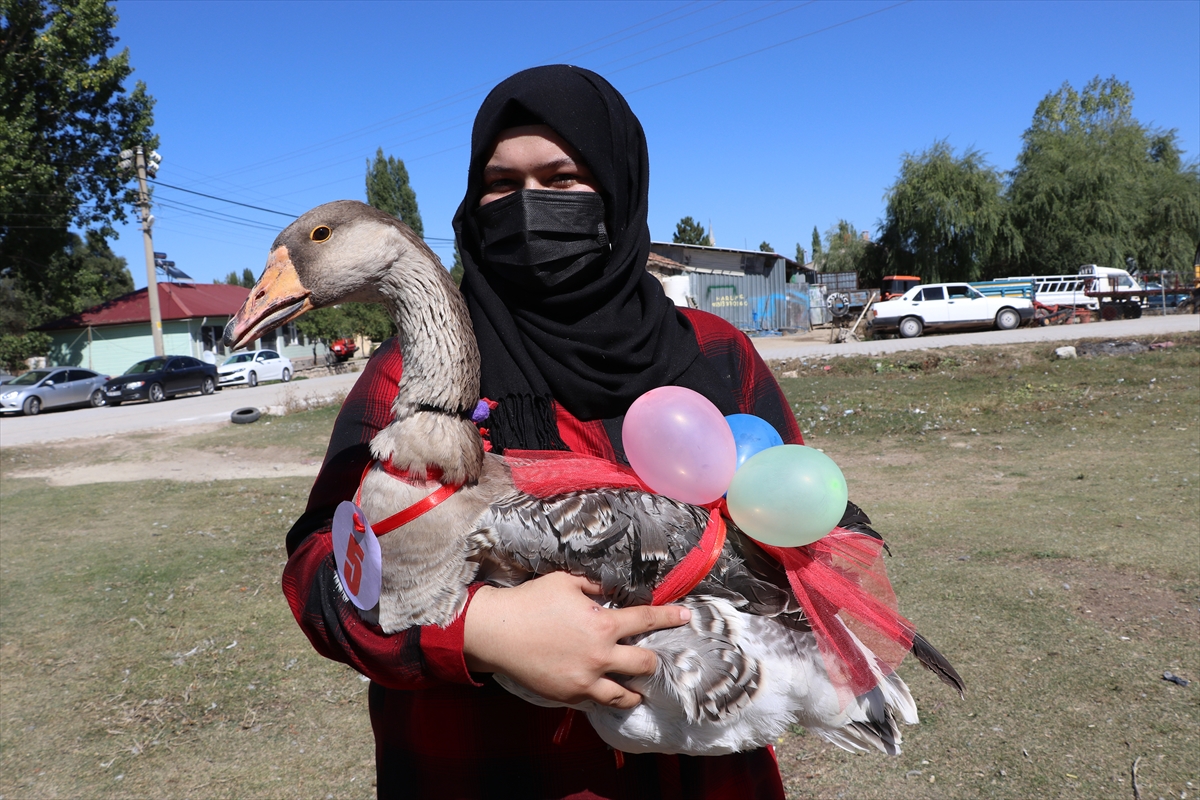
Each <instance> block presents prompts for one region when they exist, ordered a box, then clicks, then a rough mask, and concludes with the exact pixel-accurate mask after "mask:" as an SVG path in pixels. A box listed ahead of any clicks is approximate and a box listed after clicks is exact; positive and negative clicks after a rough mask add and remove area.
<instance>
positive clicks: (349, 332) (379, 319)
mask: <svg viewBox="0 0 1200 800" xmlns="http://www.w3.org/2000/svg"><path fill="white" fill-rule="evenodd" d="M296 327H297V328H298V329H299V330H300V332H301V333H303V334H304V335H305V336H307V337H309V338H310V339H321V340H323V341H324V342H325V343H326V344H328V343H329V342H332V341H333V340H334V339H340V338H342V337H343V336H360V335H361V336H365V337H367V338H368V339H370V340H371V341H374V342H381V341H383V340H384V339H386V338H388V337H389V336H393V335H395V333H396V326H395V324H394V323H393V322H392V319H391V317H389V316H388V314H387V311H385V310H384V308H383V306H381V305H378V304H376V303H342V304H340V305H336V306H330V307H328V308H318V309H316V310H314V311H310V312H309V313H307V314H305V315H304V316H303V317H301V318H300V319H298V320H296Z"/></svg>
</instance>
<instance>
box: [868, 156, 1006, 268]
mask: <svg viewBox="0 0 1200 800" xmlns="http://www.w3.org/2000/svg"><path fill="white" fill-rule="evenodd" d="M1003 189H1004V185H1003V182H1002V181H1001V177H1000V173H999V172H998V171H997V170H995V169H994V168H993V167H991V166H990V165H988V164H987V162H986V161H984V158H983V155H982V154H981V153H980V152H979V151H978V150H967V151H966V152H964V153H963V154H962V155H961V156H956V155H955V154H954V150H953V148H951V147H950V145H949V144H947V143H946V142H945V140H943V141H938V142H934V144H933V146H932V147H930V148H929V149H928V150H926V151H925V152H923V153H920V154H917V155H914V154H912V153H905V154H904V157H903V158H902V159H901V162H900V175H899V176H898V177H897V178H896V182H895V183H894V184H892V186H891V188H889V189H888V190H887V193H886V194H885V197H886V199H887V209H886V212H885V219H884V223H883V228H882V231H881V234H882V235H881V242H882V244H883V246H884V247H886V248H887V254H888V255H887V259H888V261H887V264H888V267H889V268H890V269H891V270H893V271H894V272H895V273H899V274H910V275H916V276H918V277H920V278H921V279H923V280H925V281H928V282H930V283H937V282H941V281H973V280H978V279H979V278H980V276H981V275H982V274H983V272H984V267H985V266H986V265H987V264H988V263H989V262H990V260H991V259H992V256H993V252H994V251H997V245H998V243H1000V242H1001V241H1003V247H1002V249H1003V250H1004V255H1006V256H1007V255H1009V254H1010V253H1011V252H1012V251H1014V250H1018V249H1019V243H1020V237H1019V236H1017V235H1016V234H1015V231H1014V230H1013V228H1012V224H1011V221H1010V220H1009V218H1008V213H1007V208H1006V205H1005V202H1004V198H1003Z"/></svg>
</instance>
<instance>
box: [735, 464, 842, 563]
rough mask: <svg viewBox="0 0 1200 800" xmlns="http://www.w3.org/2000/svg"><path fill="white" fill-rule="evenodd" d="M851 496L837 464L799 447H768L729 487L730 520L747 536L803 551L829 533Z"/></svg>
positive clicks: (840, 516) (839, 519) (737, 475)
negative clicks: (806, 546) (799, 548)
mask: <svg viewBox="0 0 1200 800" xmlns="http://www.w3.org/2000/svg"><path fill="white" fill-rule="evenodd" d="M849 496H850V492H849V490H848V489H847V488H846V477H845V476H844V475H842V471H841V470H840V469H838V465H837V464H835V463H833V459H832V458H830V457H829V456H827V455H825V454H824V453H822V452H821V451H820V450H814V449H813V448H811V447H805V446H804V445H799V444H785V445H781V446H779V447H769V448H767V449H766V450H763V451H761V452H759V453H756V454H755V455H753V456H751V457H750V458H749V459H747V460H746V463H744V464H742V466H741V467H740V468H739V469H738V471H737V472H736V473H734V476H733V482H732V483H730V484H729V494H728V495H727V498H726V499H727V501H728V503H729V516H730V517H732V518H733V521H734V522H736V523H737V526H738V527H739V528H741V529H742V530H743V531H745V533H746V534H747V535H749V536H750V537H752V538H754V539H757V540H758V541H760V542H762V543H764V544H769V545H774V546H775V547H800V546H801V545H806V544H811V543H813V542H815V541H817V540H818V539H820V538H821V537H823V536H825V534H827V533H829V532H830V531H831V530H833V529H834V528H835V527H837V524H838V523H839V522H840V521H841V519H842V515H843V514H845V513H846V500H847V499H849Z"/></svg>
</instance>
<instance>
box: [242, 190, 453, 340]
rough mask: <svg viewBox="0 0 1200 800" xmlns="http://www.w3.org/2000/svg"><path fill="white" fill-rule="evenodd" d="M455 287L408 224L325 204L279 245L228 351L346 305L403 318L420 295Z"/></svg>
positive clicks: (360, 206)
mask: <svg viewBox="0 0 1200 800" xmlns="http://www.w3.org/2000/svg"><path fill="white" fill-rule="evenodd" d="M438 273H442V275H441V276H439V275H438ZM439 277H444V278H445V279H446V280H443V281H439V280H438V278H439ZM448 280H449V275H448V273H446V270H445V268H443V267H442V265H441V262H440V261H439V260H438V257H437V256H436V255H434V253H433V251H432V250H430V249H429V247H428V246H427V245H426V244H425V243H424V242H423V241H421V239H420V238H419V237H418V236H417V235H416V234H415V233H413V231H412V229H410V228H409V227H408V226H407V225H405V224H404V223H403V222H401V221H400V220H398V219H396V218H394V217H392V216H390V215H389V214H387V213H385V212H383V211H380V210H378V209H376V208H372V207H371V206H369V205H367V204H366V203H360V202H358V201H356V200H337V201H335V202H332V203H325V204H324V205H320V206H317V207H316V208H314V209H312V210H311V211H308V212H305V213H304V214H302V215H301V216H300V217H298V218H297V219H296V221H295V222H293V223H292V224H291V225H288V226H287V228H285V229H284V230H283V232H282V233H280V234H279V236H277V237H276V239H275V242H274V244H272V245H271V254H270V257H269V259H268V261H267V266H266V269H265V270H264V271H263V274H262V277H260V278H259V279H258V283H256V284H255V286H254V288H253V289H251V290H250V296H249V297H248V298H247V299H246V302H245V304H243V306H242V308H241V310H239V311H238V313H237V316H235V317H234V318H233V319H231V320H230V321H229V324H228V325H227V326H226V327H225V334H224V341H225V345H226V346H227V347H231V348H238V347H242V346H244V345H246V344H247V343H249V342H251V341H253V340H255V339H258V338H260V337H262V336H263V335H264V334H266V333H269V332H270V331H272V330H274V329H276V328H278V327H279V326H281V325H283V324H285V323H287V322H290V321H292V320H294V319H296V318H297V317H299V316H301V315H303V314H305V313H307V312H308V311H311V310H313V309H317V308H327V307H329V306H334V305H337V304H339V303H344V302H361V303H383V304H385V305H387V306H388V307H389V309H390V310H392V312H393V316H396V315H397V314H398V313H399V314H401V315H402V314H403V312H404V310H405V306H406V303H405V301H406V300H408V299H410V297H411V295H412V294H413V290H414V289H415V290H417V291H418V292H419V291H420V290H421V289H422V287H424V288H425V290H426V291H428V289H429V284H430V283H431V282H432V283H433V284H437V283H441V284H443V285H442V286H438V287H436V288H437V289H440V290H441V291H437V292H435V293H434V295H435V296H436V295H441V294H442V292H444V291H445V286H444V284H445V283H446V282H448ZM450 285H451V287H452V286H453V283H452V282H450ZM431 299H432V298H431ZM437 299H440V297H438V298H437ZM397 324H400V320H397Z"/></svg>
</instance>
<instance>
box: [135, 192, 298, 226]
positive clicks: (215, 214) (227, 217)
mask: <svg viewBox="0 0 1200 800" xmlns="http://www.w3.org/2000/svg"><path fill="white" fill-rule="evenodd" d="M155 204H156V205H160V206H162V207H163V208H170V209H174V210H176V211H183V212H184V213H185V214H195V215H197V216H200V217H206V218H207V219H211V220H216V221H217V222H227V223H232V224H234V225H242V226H245V227H247V228H254V229H256V230H262V231H278V230H279V226H278V225H267V224H266V223H264V222H256V221H254V220H248V219H242V218H240V217H235V216H233V215H232V214H222V213H221V212H220V211H212V210H211V209H207V208H200V207H199V206H192V205H188V204H186V203H179V202H177V201H174V200H163V199H161V198H160V199H158V200H156V201H155Z"/></svg>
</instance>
